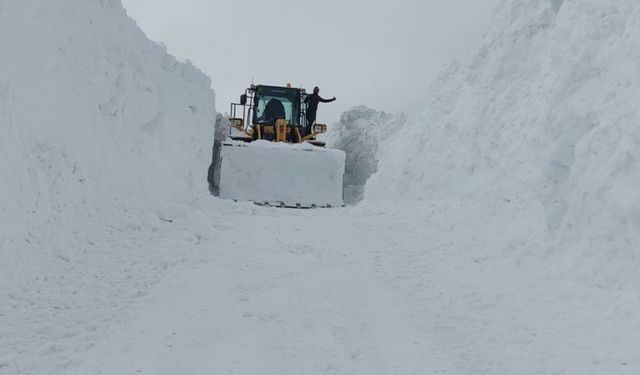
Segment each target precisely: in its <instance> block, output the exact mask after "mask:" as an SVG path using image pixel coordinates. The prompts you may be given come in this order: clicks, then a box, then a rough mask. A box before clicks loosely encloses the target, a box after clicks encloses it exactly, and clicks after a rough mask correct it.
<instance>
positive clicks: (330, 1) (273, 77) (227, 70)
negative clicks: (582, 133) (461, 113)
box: [123, 0, 499, 123]
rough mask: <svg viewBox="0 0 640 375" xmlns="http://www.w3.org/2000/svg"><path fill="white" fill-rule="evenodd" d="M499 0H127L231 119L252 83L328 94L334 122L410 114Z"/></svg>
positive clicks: (326, 118)
mask: <svg viewBox="0 0 640 375" xmlns="http://www.w3.org/2000/svg"><path fill="white" fill-rule="evenodd" d="M498 1H499V0H395V1H372V0H319V1H313V2H312V1H304V0H302V1H301V0H297V1H294V0H244V1H232V0H123V3H124V5H125V7H126V8H127V10H128V12H129V14H130V15H131V16H132V17H133V18H135V19H136V20H137V21H138V24H139V25H140V26H141V27H142V29H143V30H144V31H145V32H146V33H147V35H149V37H150V38H151V39H153V40H155V41H161V42H163V43H164V44H166V45H167V47H168V49H169V52H170V53H172V54H174V55H176V56H177V57H178V58H179V59H181V60H185V59H189V60H191V61H193V62H194V63H195V64H196V65H197V66H198V67H200V68H201V69H202V70H203V71H204V72H205V73H207V74H208V75H209V76H211V78H212V80H213V88H214V89H215V91H216V108H217V109H218V111H220V112H228V110H229V109H228V108H229V103H230V102H231V101H238V98H239V96H240V94H241V93H243V92H244V89H245V88H246V87H247V86H248V85H249V84H250V83H251V80H252V78H253V79H254V82H255V83H256V84H259V83H262V84H276V85H284V84H286V83H288V82H290V83H292V84H293V85H294V86H300V85H302V86H303V87H306V88H307V89H311V88H313V86H316V85H317V86H320V88H321V92H320V95H321V96H323V97H325V98H330V97H332V96H336V97H337V98H338V101H337V102H335V103H331V104H325V105H322V104H321V106H320V109H319V111H318V121H319V122H327V123H333V122H334V121H336V120H337V119H338V118H339V116H340V114H341V113H342V112H343V111H345V110H347V109H349V108H350V107H352V106H355V105H359V104H364V105H367V106H369V107H372V108H374V109H378V110H385V111H389V112H398V111H410V110H412V109H415V108H417V107H419V106H420V103H421V102H422V101H423V99H424V98H425V97H426V96H427V94H426V92H425V90H426V89H427V88H428V84H429V83H430V82H431V81H432V80H433V79H434V78H435V76H436V75H437V74H438V73H439V72H440V70H441V69H442V66H443V65H444V64H447V63H448V62H449V61H451V60H452V59H464V58H466V57H468V56H470V55H471V54H472V53H473V52H474V51H475V50H476V49H477V48H478V47H479V45H480V43H481V41H482V36H483V33H484V31H485V29H486V27H487V26H488V23H489V21H490V18H491V15H492V13H493V10H494V7H495V6H496V4H497V2H498Z"/></svg>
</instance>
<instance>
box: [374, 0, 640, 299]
mask: <svg viewBox="0 0 640 375" xmlns="http://www.w3.org/2000/svg"><path fill="white" fill-rule="evenodd" d="M496 17H497V18H496V19H495V20H494V22H493V24H494V26H493V29H492V30H490V31H489V32H488V34H487V36H486V39H485V40H486V42H485V43H484V46H483V47H482V48H481V49H480V50H479V52H478V53H477V55H476V56H475V57H474V58H473V60H472V61H471V62H470V64H468V65H466V66H461V65H460V64H453V65H451V66H450V67H449V68H448V69H446V70H445V71H444V72H443V73H442V75H441V76H440V77H439V79H438V80H437V82H435V84H434V85H433V87H432V90H431V91H432V92H433V93H434V94H433V97H432V98H431V99H429V101H428V104H427V105H426V107H425V108H424V109H423V110H422V111H418V112H417V113H414V114H412V115H411V116H409V118H408V121H407V123H406V124H405V126H404V127H403V128H402V129H401V130H400V131H399V132H398V133H397V134H395V135H394V136H393V137H391V138H390V139H389V140H388V141H387V142H385V143H384V145H383V146H382V147H380V153H379V159H380V160H381V162H380V165H379V172H378V173H377V174H376V175H374V176H373V177H372V179H371V180H370V182H369V184H368V185H367V189H366V201H367V202H368V203H374V202H378V201H389V200H394V199H395V200H396V203H397V201H398V200H406V201H410V202H412V204H417V202H419V201H425V202H428V201H430V200H435V199H454V198H455V199H458V200H459V201H460V202H466V203H465V204H468V205H469V206H473V207H476V208H477V207H478V206H481V207H482V208H480V209H476V208H474V209H472V210H470V211H469V212H470V213H469V215H475V216H474V217H473V222H474V223H476V224H477V223H480V222H483V221H485V222H488V221H499V220H502V221H503V222H504V223H505V227H502V228H500V229H499V232H497V233H499V234H497V233H494V235H498V236H502V237H504V242H509V241H513V242H514V243H516V242H517V243H518V246H522V247H525V248H527V249H528V250H525V251H526V252H534V253H538V255H539V253H541V252H543V253H544V252H551V253H562V254H564V257H565V259H564V260H565V261H566V267H567V268H580V269H581V270H583V271H585V274H584V276H585V279H587V280H588V281H590V282H596V283H598V284H599V285H602V286H605V287H618V286H620V285H623V284H628V283H632V282H633V283H634V284H635V286H636V287H637V286H640V276H639V275H640V274H638V272H637V269H638V267H640V256H639V254H640V253H639V251H640V189H638V184H640V114H639V113H638V110H639V109H640V4H638V2H637V1H635V0H612V1H600V0H564V1H563V0H536V1H530V0H507V1H504V2H503V3H502V5H501V6H500V8H499V11H498V15H497V16H496ZM389 192H396V194H395V195H390V194H389ZM518 223H519V224H518ZM516 225H519V226H520V227H521V228H520V229H518V230H516V229H514V228H515V226H516ZM510 228H511V229H510ZM512 229H513V232H510V230H512ZM516 232H517V233H516ZM485 235H488V234H485ZM535 241H543V242H544V243H543V244H541V246H533V245H532V242H535ZM539 245H540V244H539ZM556 260H558V259H556ZM559 261H561V260H559Z"/></svg>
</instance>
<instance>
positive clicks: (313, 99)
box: [304, 94, 336, 113]
mask: <svg viewBox="0 0 640 375" xmlns="http://www.w3.org/2000/svg"><path fill="white" fill-rule="evenodd" d="M335 100H336V99H335V98H333V99H323V98H321V97H320V95H318V94H311V95H309V96H307V97H306V98H305V99H304V102H305V103H307V113H316V112H317V111H318V103H320V102H322V103H331V102H333V101H335Z"/></svg>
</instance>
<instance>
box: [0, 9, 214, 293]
mask: <svg viewBox="0 0 640 375" xmlns="http://www.w3.org/2000/svg"><path fill="white" fill-rule="evenodd" d="M0 50H1V51H2V58H1V59H0V155H1V157H0V181H2V183H1V184H0V217H1V219H2V220H1V222H2V225H1V226H0V259H2V261H1V262H0V285H3V286H4V288H3V289H5V291H6V288H10V287H11V286H15V285H17V282H18V281H20V280H22V279H25V278H27V279H28V278H30V277H31V275H37V274H38V272H39V271H37V268H38V267H43V265H45V264H46V265H47V266H46V267H48V271H49V272H63V273H64V272H67V271H68V268H69V267H70V265H69V260H70V259H74V257H76V256H79V254H84V255H87V254H88V253H89V254H90V253H91V252H92V251H97V250H96V249H97V248H99V247H100V244H102V243H104V242H105V241H107V240H109V241H113V243H112V245H110V246H111V247H114V248H117V247H118V246H119V245H118V243H126V240H120V239H117V238H114V236H116V237H117V235H115V234H114V233H116V232H117V231H118V229H117V228H120V229H121V228H124V227H127V226H128V227H129V228H130V229H131V230H134V231H135V230H136V228H138V230H139V229H140V225H142V224H141V222H140V220H141V219H140V218H141V217H142V218H144V215H148V217H149V220H157V217H156V218H155V219H153V216H154V212H155V211H153V210H152V209H153V208H154V207H156V208H157V207H159V206H162V205H170V204H172V203H175V202H183V201H186V200H188V199H189V197H190V196H191V195H192V193H193V192H194V191H198V190H206V180H205V177H204V176H205V173H206V172H205V171H206V168H207V165H208V162H209V160H210V149H211V148H210V143H211V135H212V132H213V124H214V122H215V110H214V95H213V92H212V91H211V89H210V80H209V79H208V78H207V77H206V76H205V75H204V74H202V73H201V72H200V71H198V70H197V69H196V68H195V67H193V66H192V65H191V64H188V63H187V64H184V63H180V62H178V61H177V60H176V59H175V58H173V57H172V56H170V55H168V54H167V53H166V51H165V50H164V49H163V48H162V47H160V46H159V45H157V44H155V43H152V42H150V41H149V40H148V39H147V38H146V36H145V35H144V33H143V32H142V31H141V30H140V29H139V28H138V27H137V26H136V25H135V23H134V22H133V21H132V20H131V19H130V18H128V17H127V15H126V13H125V10H124V9H123V7H122V5H121V3H120V1H119V0H52V1H40V0H21V1H5V0H0ZM89 256H90V255H89ZM58 266H59V267H60V269H58V268H56V267H58ZM34 267H35V269H34ZM54 269H57V270H58V271H54ZM61 270H67V271H61ZM45 279H46V278H45ZM0 291H2V290H0Z"/></svg>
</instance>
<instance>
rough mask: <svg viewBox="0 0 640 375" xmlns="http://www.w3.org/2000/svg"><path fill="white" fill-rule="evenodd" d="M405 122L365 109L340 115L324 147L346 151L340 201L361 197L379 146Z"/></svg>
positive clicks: (375, 165)
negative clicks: (342, 197) (342, 196)
mask: <svg viewBox="0 0 640 375" xmlns="http://www.w3.org/2000/svg"><path fill="white" fill-rule="evenodd" d="M404 121H405V117H404V115H390V114H387V113H384V112H379V111H376V110H373V109H370V108H367V107H365V106H359V107H354V108H352V109H350V110H349V111H347V112H345V113H343V114H342V116H341V117H340V121H339V122H338V123H336V124H335V126H334V127H331V128H330V133H329V134H328V146H329V147H331V148H336V149H338V150H342V151H344V152H346V154H347V159H346V168H345V174H344V200H345V203H347V204H356V203H358V202H360V201H361V200H362V198H363V194H364V187H365V185H366V183H367V181H368V180H369V177H371V175H373V174H374V173H375V172H376V171H377V170H378V149H379V144H380V142H382V141H383V140H385V139H387V138H388V137H389V136H390V135H391V134H393V133H395V132H396V131H397V130H398V129H399V127H400V126H402V124H403V123H404Z"/></svg>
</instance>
